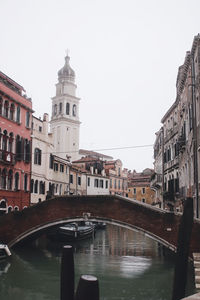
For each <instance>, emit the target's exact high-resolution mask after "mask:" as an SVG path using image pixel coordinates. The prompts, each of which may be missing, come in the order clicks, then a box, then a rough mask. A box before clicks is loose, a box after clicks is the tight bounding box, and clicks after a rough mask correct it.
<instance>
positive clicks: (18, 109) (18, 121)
mask: <svg viewBox="0 0 200 300" xmlns="http://www.w3.org/2000/svg"><path fill="white" fill-rule="evenodd" d="M16 122H17V123H20V106H17V116H16Z"/></svg>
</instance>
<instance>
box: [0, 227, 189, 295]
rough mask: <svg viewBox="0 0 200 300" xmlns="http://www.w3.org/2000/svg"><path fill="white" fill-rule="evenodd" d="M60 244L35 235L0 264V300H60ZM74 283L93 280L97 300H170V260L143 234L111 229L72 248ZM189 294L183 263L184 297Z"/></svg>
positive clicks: (171, 260)
mask: <svg viewBox="0 0 200 300" xmlns="http://www.w3.org/2000/svg"><path fill="white" fill-rule="evenodd" d="M62 246H63V245H62V244H56V243H52V242H51V241H50V240H48V239H47V238H46V237H41V238H40V239H38V240H37V241H35V242H34V243H32V244H29V245H26V246H23V247H20V248H17V249H13V250H12V257H11V258H10V259H9V260H5V261H0V299H1V300H60V262H61V251H62ZM74 249H75V254H74V260H75V274H76V278H75V280H76V285H77V283H78V280H79V278H80V276H81V275H82V274H90V275H94V276H96V277H98V280H99V285H100V299H101V300H133V299H134V300H151V299H152V300H170V299H171V293H172V282H173V272H174V258H173V255H169V253H168V251H163V248H162V247H160V246H159V245H158V243H157V242H155V241H154V240H152V239H150V238H149V237H147V236H145V235H144V234H143V233H140V232H135V231H131V230H128V229H125V228H121V227H117V226H114V225H107V229H106V230H99V231H98V232H97V233H96V236H95V238H94V239H88V240H85V241H82V242H79V243H76V244H74ZM192 293H195V288H194V274H193V268H192V265H189V274H188V286H187V294H188V295H189V294H192ZM88 300H92V299H88Z"/></svg>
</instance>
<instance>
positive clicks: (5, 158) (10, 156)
mask: <svg viewBox="0 0 200 300" xmlns="http://www.w3.org/2000/svg"><path fill="white" fill-rule="evenodd" d="M0 161H1V162H3V163H6V164H10V165H13V164H14V163H15V154H14V153H12V152H8V151H5V150H0Z"/></svg>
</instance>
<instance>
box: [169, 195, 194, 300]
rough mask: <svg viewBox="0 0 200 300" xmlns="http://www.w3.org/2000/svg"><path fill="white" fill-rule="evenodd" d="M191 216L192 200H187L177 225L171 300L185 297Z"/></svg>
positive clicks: (191, 224)
mask: <svg viewBox="0 0 200 300" xmlns="http://www.w3.org/2000/svg"><path fill="white" fill-rule="evenodd" d="M193 214H194V212H193V199H192V198H187V199H186V201H185V203H184V211H183V215H182V218H181V221H180V225H179V232H178V241H177V252H176V261H175V272H174V284H173V294H172V300H180V299H182V298H184V297H185V289H186V282H187V265H188V256H189V246H190V238H191V233H192V226H193Z"/></svg>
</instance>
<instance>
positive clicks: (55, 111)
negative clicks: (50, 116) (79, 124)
mask: <svg viewBox="0 0 200 300" xmlns="http://www.w3.org/2000/svg"><path fill="white" fill-rule="evenodd" d="M56 115H57V104H55V105H54V116H56Z"/></svg>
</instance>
